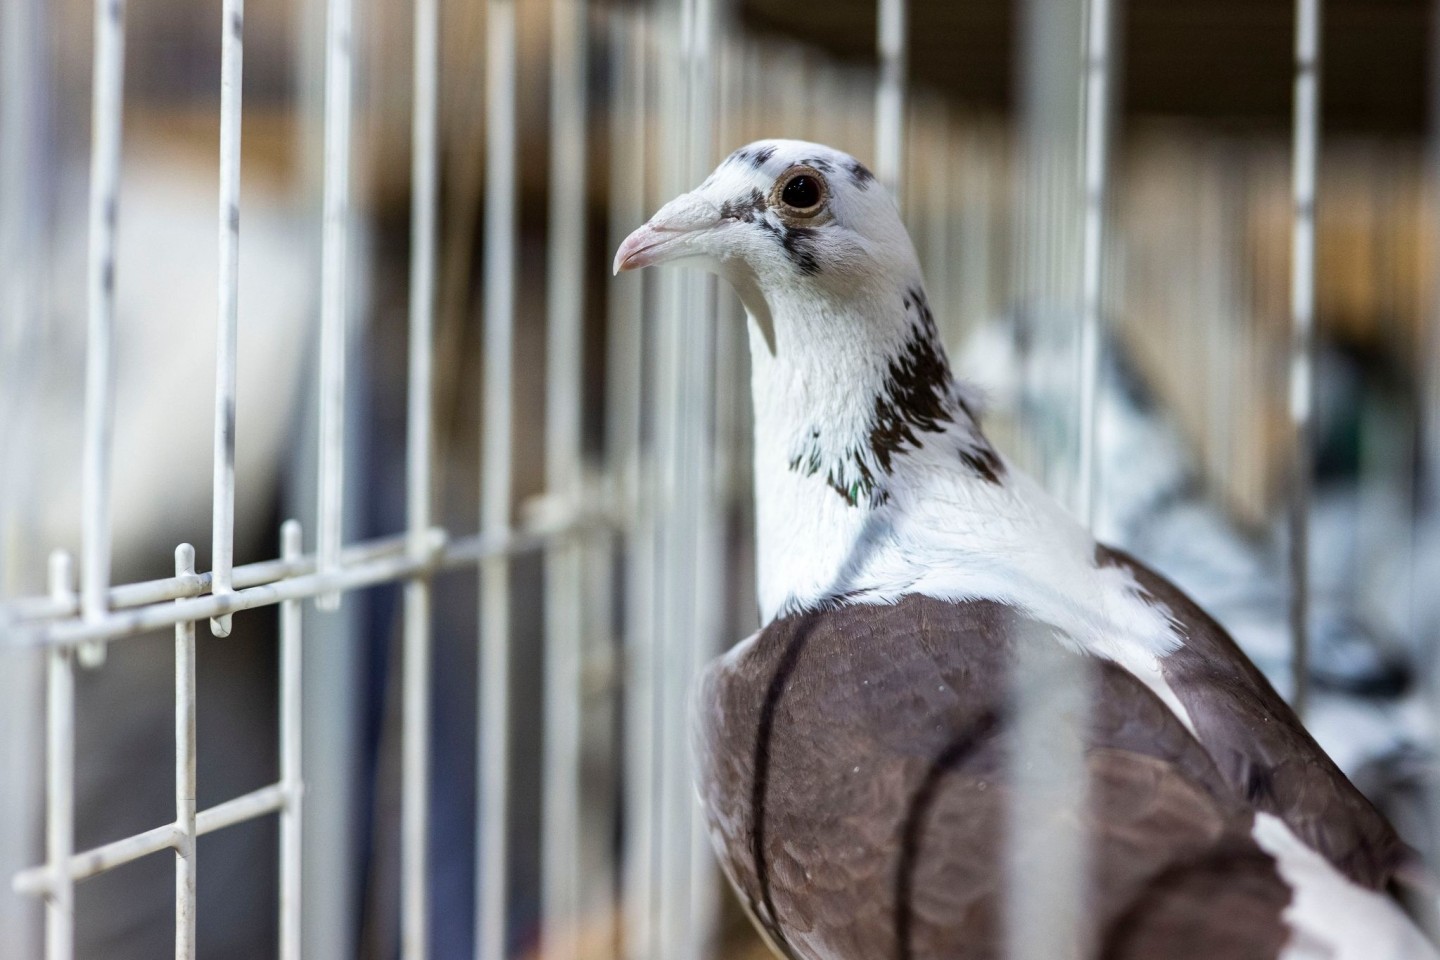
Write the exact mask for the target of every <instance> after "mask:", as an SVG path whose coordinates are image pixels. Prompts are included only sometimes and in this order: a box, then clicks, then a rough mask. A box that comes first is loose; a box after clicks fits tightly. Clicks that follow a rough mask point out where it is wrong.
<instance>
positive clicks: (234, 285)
mask: <svg viewBox="0 0 1440 960" xmlns="http://www.w3.org/2000/svg"><path fill="white" fill-rule="evenodd" d="M220 17H221V27H220V38H221V39H220V284H219V294H220V303H219V309H218V313H217V320H216V331H215V432H214V443H215V449H214V454H213V461H214V463H213V480H212V484H213V490H212V496H213V497H214V503H213V506H212V507H211V511H210V538H211V560H210V569H211V570H212V571H213V572H214V577H215V581H214V585H213V587H212V589H213V590H214V591H215V592H216V593H229V592H230V590H231V578H232V570H233V567H234V561H235V357H236V345H237V335H238V334H237V331H238V325H239V303H240V94H241V89H242V83H241V77H242V75H243V62H244V52H245V47H244V30H245V0H224V2H223V3H222V5H221V14H220ZM210 632H211V633H213V634H214V635H215V636H217V637H228V636H229V635H230V618H229V617H219V618H217V619H215V620H212V621H210Z"/></svg>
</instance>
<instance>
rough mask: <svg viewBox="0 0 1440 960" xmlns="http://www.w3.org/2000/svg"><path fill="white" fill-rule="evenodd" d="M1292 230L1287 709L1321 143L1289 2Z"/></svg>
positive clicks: (1302, 591) (1295, 661) (1312, 87)
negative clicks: (1291, 24) (1292, 33)
mask: <svg viewBox="0 0 1440 960" xmlns="http://www.w3.org/2000/svg"><path fill="white" fill-rule="evenodd" d="M1293 132H1294V144H1293V151H1294V157H1293V160H1294V169H1293V174H1292V178H1293V183H1292V186H1293V189H1294V205H1295V206H1294V218H1295V219H1294V223H1293V225H1292V239H1291V249H1290V256H1291V260H1290V405H1289V410H1290V429H1291V439H1292V447H1291V457H1292V463H1291V488H1290V637H1291V670H1292V678H1293V684H1294V687H1293V693H1292V696H1291V703H1292V704H1293V706H1294V707H1295V711H1296V712H1297V713H1299V714H1301V716H1304V710H1305V701H1306V693H1307V691H1308V688H1309V623H1308V614H1309V600H1310V597H1309V593H1310V590H1309V586H1310V584H1309V549H1310V469H1311V460H1312V450H1311V446H1312V437H1311V423H1310V418H1311V405H1312V397H1313V393H1314V384H1313V377H1314V368H1315V202H1316V182H1315V181H1316V171H1317V165H1318V162H1319V141H1320V0H1296V3H1295V103H1294V131H1293Z"/></svg>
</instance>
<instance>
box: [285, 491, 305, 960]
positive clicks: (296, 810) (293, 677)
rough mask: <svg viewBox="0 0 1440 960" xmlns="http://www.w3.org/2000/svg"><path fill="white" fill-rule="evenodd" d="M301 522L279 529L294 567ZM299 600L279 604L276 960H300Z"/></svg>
mask: <svg viewBox="0 0 1440 960" xmlns="http://www.w3.org/2000/svg"><path fill="white" fill-rule="evenodd" d="M302 549H303V547H302V541H301V531H300V522H299V521H298V520H286V521H285V522H284V523H283V524H282V525H281V527H280V556H281V558H282V559H283V560H286V561H288V562H291V563H294V562H296V561H298V560H299V558H300V554H301V551H302ZM303 622H304V618H303V616H302V611H301V606H300V601H299V600H285V601H282V602H281V604H280V787H281V793H282V796H283V797H284V806H283V807H281V809H280V960H300V929H301V928H300V917H301V912H300V906H301V901H300V896H301V885H300V880H301V870H300V867H301V864H300V851H301V840H302V834H301V830H302V827H303V824H304V817H303V809H304V808H303V806H302V800H303V796H302V795H303V793H304V786H303V783H302V781H301V776H302V774H301V765H300V758H301V744H302V743H303V742H304V741H303V739H302V737H301V733H302V731H301V726H300V723H301V717H302V716H303V712H302V710H301V704H300V698H301V695H302V693H303V687H302V686H301V679H302V677H301V665H302V663H303V662H304V660H303V656H302V653H303V650H302V648H301V625H302V624H303Z"/></svg>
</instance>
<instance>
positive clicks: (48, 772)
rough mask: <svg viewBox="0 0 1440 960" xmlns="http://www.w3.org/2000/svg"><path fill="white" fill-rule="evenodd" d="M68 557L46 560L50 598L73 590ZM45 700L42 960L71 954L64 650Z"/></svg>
mask: <svg viewBox="0 0 1440 960" xmlns="http://www.w3.org/2000/svg"><path fill="white" fill-rule="evenodd" d="M74 580H75V576H74V565H73V564H72V563H71V560H70V555H69V554H68V553H66V552H65V551H63V550H57V551H55V552H54V553H53V554H51V556H50V594H51V596H52V597H63V596H65V595H67V594H71V593H73V592H74V589H75V583H74ZM45 687H46V702H45V873H46V880H47V883H46V885H45V892H46V897H45V960H72V958H73V957H74V955H75V880H74V878H73V877H72V876H71V875H70V871H69V870H68V867H69V865H70V858H71V856H72V855H73V854H74V852H75V661H74V651H73V650H72V649H71V648H68V647H54V648H53V649H51V650H50V652H49V655H48V663H47V665H46V683H45Z"/></svg>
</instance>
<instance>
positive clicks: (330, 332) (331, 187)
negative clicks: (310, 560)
mask: <svg viewBox="0 0 1440 960" xmlns="http://www.w3.org/2000/svg"><path fill="white" fill-rule="evenodd" d="M353 16H354V10H353V0H328V4H327V7H326V23H325V148H324V151H325V184H324V198H323V200H322V201H321V202H322V206H323V211H322V219H323V225H322V235H321V245H320V467H319V470H320V480H319V484H318V487H319V491H320V493H319V499H320V502H319V504H318V506H317V508H316V510H317V515H318V517H319V531H318V536H317V538H316V543H317V547H318V550H317V552H318V555H319V558H320V569H321V570H327V571H333V570H334V569H336V567H337V566H338V565H339V562H340V543H341V538H342V537H343V535H344V515H343V513H344V497H345V477H344V470H345V360H346V356H345V350H346V347H345V340H346V325H347V309H348V303H347V301H348V289H347V286H346V283H347V280H346V273H347V270H346V268H347V266H348V259H349V255H350V121H351V104H350V99H351V88H352V86H353V82H354V63H353V60H352V55H353V42H354V37H353V36H352V25H353ZM319 605H320V608H321V609H324V610H334V609H336V608H337V607H338V606H339V605H340V597H339V594H326V595H324V596H322V597H321V598H320V599H319Z"/></svg>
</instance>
